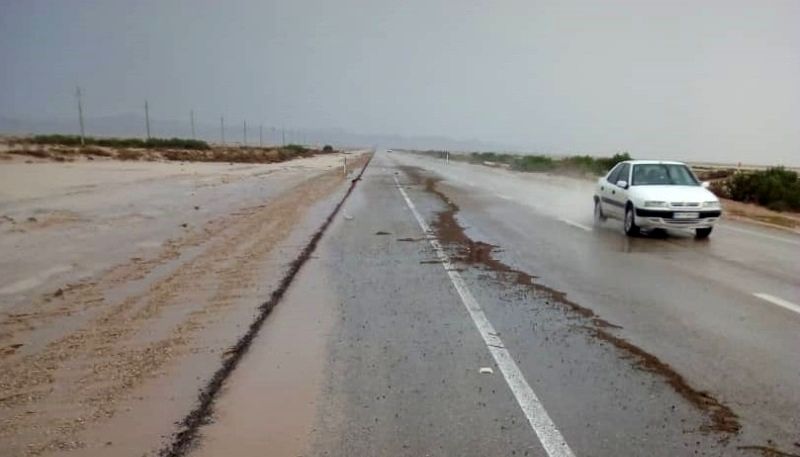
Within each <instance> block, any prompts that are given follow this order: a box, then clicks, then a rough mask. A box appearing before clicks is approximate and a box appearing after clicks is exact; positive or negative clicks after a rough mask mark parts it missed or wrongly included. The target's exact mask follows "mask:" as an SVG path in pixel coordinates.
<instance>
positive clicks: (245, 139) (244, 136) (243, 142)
mask: <svg viewBox="0 0 800 457" xmlns="http://www.w3.org/2000/svg"><path fill="white" fill-rule="evenodd" d="M242 138H243V139H244V141H242V144H244V145H245V146H247V120H245V121H244V134H243V136H242Z"/></svg>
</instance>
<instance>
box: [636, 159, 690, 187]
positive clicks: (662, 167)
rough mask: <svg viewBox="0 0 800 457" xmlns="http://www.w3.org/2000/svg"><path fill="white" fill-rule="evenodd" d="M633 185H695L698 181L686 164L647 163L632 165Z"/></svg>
mask: <svg viewBox="0 0 800 457" xmlns="http://www.w3.org/2000/svg"><path fill="white" fill-rule="evenodd" d="M631 184H632V185H634V186H697V185H699V183H698V182H697V179H696V178H695V177H694V175H693V174H692V172H691V171H689V168H688V167H686V165H680V164H667V163H647V164H641V165H634V167H633V182H632V183H631Z"/></svg>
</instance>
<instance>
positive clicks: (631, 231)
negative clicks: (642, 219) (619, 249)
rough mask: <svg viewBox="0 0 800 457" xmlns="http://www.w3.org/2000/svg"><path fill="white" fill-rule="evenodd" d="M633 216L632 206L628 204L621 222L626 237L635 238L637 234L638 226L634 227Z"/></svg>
mask: <svg viewBox="0 0 800 457" xmlns="http://www.w3.org/2000/svg"><path fill="white" fill-rule="evenodd" d="M633 215H634V209H633V205H630V204H629V205H628V206H627V207H625V220H624V221H623V225H624V227H625V234H626V235H628V236H636V235H638V234H639V226H638V225H636V218H634V217H633Z"/></svg>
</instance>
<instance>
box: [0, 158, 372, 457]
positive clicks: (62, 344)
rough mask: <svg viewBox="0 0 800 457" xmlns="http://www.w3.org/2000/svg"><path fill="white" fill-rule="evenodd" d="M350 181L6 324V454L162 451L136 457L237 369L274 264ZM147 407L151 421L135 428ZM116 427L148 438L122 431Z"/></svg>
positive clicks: (135, 263) (167, 248) (255, 211)
mask: <svg viewBox="0 0 800 457" xmlns="http://www.w3.org/2000/svg"><path fill="white" fill-rule="evenodd" d="M365 160H366V157H361V158H360V162H361V164H363V163H364V161H365ZM346 180H347V178H345V177H344V176H342V173H341V171H339V170H334V171H329V172H325V173H321V174H318V175H316V176H314V179H308V180H305V181H303V182H302V183H301V184H299V185H297V186H295V187H293V188H290V189H288V190H286V191H284V192H282V193H280V194H279V195H277V196H275V198H273V199H272V200H269V201H267V202H265V203H264V204H260V205H256V206H251V207H247V208H243V209H240V210H237V211H236V212H234V213H231V214H228V215H226V216H223V217H219V218H215V219H213V220H211V221H209V222H208V223H206V224H205V225H204V226H203V227H202V228H201V229H200V230H195V231H191V232H188V233H187V234H185V235H184V236H182V237H179V238H176V239H171V240H167V241H165V242H164V244H163V246H162V248H161V249H160V251H159V252H158V254H157V255H155V256H151V257H146V258H145V257H134V258H131V259H130V261H128V262H124V263H121V264H118V265H116V266H114V267H113V268H110V269H108V270H106V271H104V272H103V273H102V274H99V275H95V276H94V277H92V278H90V279H87V280H84V281H79V282H74V283H71V284H53V285H52V289H51V291H50V292H48V293H46V294H42V295H40V296H38V297H35V298H33V299H32V300H30V301H29V302H28V303H25V305H24V306H23V307H22V308H20V307H19V306H17V307H15V308H14V312H8V313H4V315H2V316H0V347H1V348H2V352H0V392H2V394H0V441H2V443H3V453H4V454H5V455H20V456H22V455H26V456H27V455H45V454H50V453H59V454H60V453H64V452H66V451H70V450H73V451H78V453H80V454H82V455H92V454H94V455H109V454H113V453H115V452H116V451H115V447H116V446H117V445H120V446H123V445H124V446H131V445H132V443H131V441H136V440H137V439H139V438H142V437H149V438H151V439H153V440H154V441H152V442H144V443H142V442H140V443H139V444H138V446H141V448H140V449H139V450H138V452H136V450H135V446H136V444H135V443H134V444H133V446H134V448H131V447H127V448H125V450H126V451H129V452H131V453H134V454H135V455H141V454H142V453H144V452H147V451H151V450H155V449H157V448H158V447H159V444H158V441H157V440H158V438H159V437H166V436H168V435H169V433H170V432H171V431H172V430H170V429H171V428H172V427H171V423H172V422H174V421H175V420H177V419H179V418H180V417H182V416H183V415H185V414H186V412H187V411H188V409H189V407H190V406H191V403H193V402H194V401H195V399H196V392H197V390H198V389H199V388H200V387H202V385H203V383H204V382H203V380H205V379H208V377H209V376H210V374H211V373H213V372H214V370H216V369H217V368H218V366H219V360H220V357H222V358H223V359H229V356H230V353H226V352H225V351H226V350H227V349H228V347H230V345H231V344H232V343H233V342H235V341H236V339H237V338H238V337H239V336H240V335H241V334H242V333H243V331H242V330H241V328H242V327H246V326H247V325H248V324H249V323H250V322H251V321H252V318H253V315H254V314H255V313H256V311H257V310H256V308H257V305H258V303H262V302H263V301H264V299H265V297H266V296H268V295H269V293H268V292H265V291H264V290H263V288H264V285H265V284H267V285H270V284H273V283H276V282H277V279H278V278H279V277H280V271H276V269H280V270H283V269H284V268H285V265H279V266H277V267H276V266H275V265H271V264H270V262H269V261H268V260H269V258H270V256H271V255H272V254H274V250H275V249H276V247H278V246H279V245H280V243H281V242H283V241H285V240H286V239H288V238H290V237H291V236H292V234H293V231H294V230H296V228H297V225H298V224H299V223H300V222H301V221H302V220H303V219H304V217H306V215H307V212H308V211H309V209H310V208H311V207H312V206H314V205H315V204H318V203H319V202H321V201H325V200H326V199H329V198H330V197H331V196H336V195H337V194H338V193H339V192H341V191H343V190H344V189H345V187H343V185H344V184H345V183H346ZM297 249H298V250H300V249H301V248H297ZM259 297H260V298H259ZM186 381H189V382H186ZM148 389H151V390H150V391H148ZM152 389H156V390H159V392H157V393H154V392H152ZM165 389H166V391H165ZM164 400H167V403H169V401H174V403H172V404H167V403H164V402H163V401H164ZM148 402H150V403H149V404H148V405H147V406H145V407H143V405H144V404H146V403H148ZM187 402H188V403H187ZM152 407H154V408H157V409H156V410H157V411H158V414H157V415H155V416H154V415H153V410H152ZM148 408H151V409H149V414H148V416H147V418H146V420H145V419H144V418H143V417H138V418H137V419H131V418H130V417H127V418H126V416H132V415H136V414H142V412H143V411H148ZM115 421H116V422H119V423H121V424H128V425H130V424H141V427H143V428H144V429H145V430H139V431H138V432H137V431H134V430H125V429H119V430H114V427H113V426H109V424H113V423H115ZM165 424H167V425H170V427H169V428H170V429H167V430H163V429H159V427H161V426H163V425H165ZM97 430H102V433H99V432H97ZM126 439H127V441H128V442H127V443H122V442H124V441H125V440H126ZM6 453H7V454H6Z"/></svg>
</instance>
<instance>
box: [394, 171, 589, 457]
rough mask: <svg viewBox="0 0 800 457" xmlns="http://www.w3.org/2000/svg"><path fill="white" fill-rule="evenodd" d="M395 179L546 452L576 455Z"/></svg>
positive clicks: (556, 455)
mask: <svg viewBox="0 0 800 457" xmlns="http://www.w3.org/2000/svg"><path fill="white" fill-rule="evenodd" d="M394 182H395V185H396V186H397V189H398V190H399V191H400V194H402V195H403V199H405V201H406V205H408V208H409V209H410V210H411V212H412V213H413V214H414V218H416V219H417V223H418V224H419V227H420V228H421V229H422V231H423V232H424V233H425V238H427V239H428V242H429V243H430V244H431V247H433V250H434V251H435V252H436V257H438V259H439V260H440V261H441V262H442V266H443V267H444V269H445V271H446V272H447V275H448V276H450V281H451V282H452V283H453V286H454V287H455V289H456V292H458V295H459V297H461V302H462V303H463V304H464V306H465V307H466V308H467V311H468V312H469V315H470V317H471V318H472V322H474V323H475V327H477V328H478V332H480V334H481V337H483V341H484V343H486V347H487V349H489V352H490V353H491V354H492V357H493V358H494V360H495V362H496V363H497V366H498V368H500V371H501V372H502V373H503V377H504V378H505V380H506V383H508V387H510V388H511V392H512V393H513V394H514V398H515V399H516V400H517V403H518V404H519V406H520V408H522V412H523V413H524V414H525V417H526V418H527V419H528V423H529V424H530V425H531V428H533V431H534V432H535V433H536V436H537V437H538V438H539V442H540V443H542V447H544V449H545V451H547V455H548V456H550V457H575V454H573V452H572V449H570V447H569V445H568V444H567V442H566V440H564V437H563V436H562V435H561V432H560V431H559V430H558V428H556V425H555V424H554V423H553V420H552V419H550V416H549V415H548V414H547V411H546V410H545V409H544V405H542V402H541V401H539V397H537V396H536V393H534V392H533V389H532V388H531V386H530V385H529V384H528V381H526V380H525V377H524V376H523V375H522V371H520V369H519V367H518V366H517V364H516V362H514V358H513V357H511V354H510V353H509V352H508V349H506V348H505V345H504V344H503V341H502V340H501V339H500V337H499V336H498V333H497V332H496V331H495V329H494V327H493V326H492V323H491V322H489V318H487V317H486V314H484V312H483V309H482V308H481V305H480V304H478V301H477V300H475V297H474V296H473V295H472V292H470V290H469V288H468V287H467V283H466V282H465V281H464V279H463V278H462V277H461V275H460V274H459V273H458V271H456V270H455V268H454V267H453V264H452V263H450V258H449V257H448V256H447V254H445V252H444V249H442V245H441V244H440V243H439V240H437V239H436V236H434V235H433V233H432V232H431V229H430V227H428V224H427V223H426V222H425V220H424V219H423V218H422V216H421V215H420V214H419V212H418V211H417V207H416V206H414V202H412V201H411V199H410V198H409V197H408V194H406V191H405V190H404V189H403V187H402V186H401V185H400V181H398V180H397V176H394Z"/></svg>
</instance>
